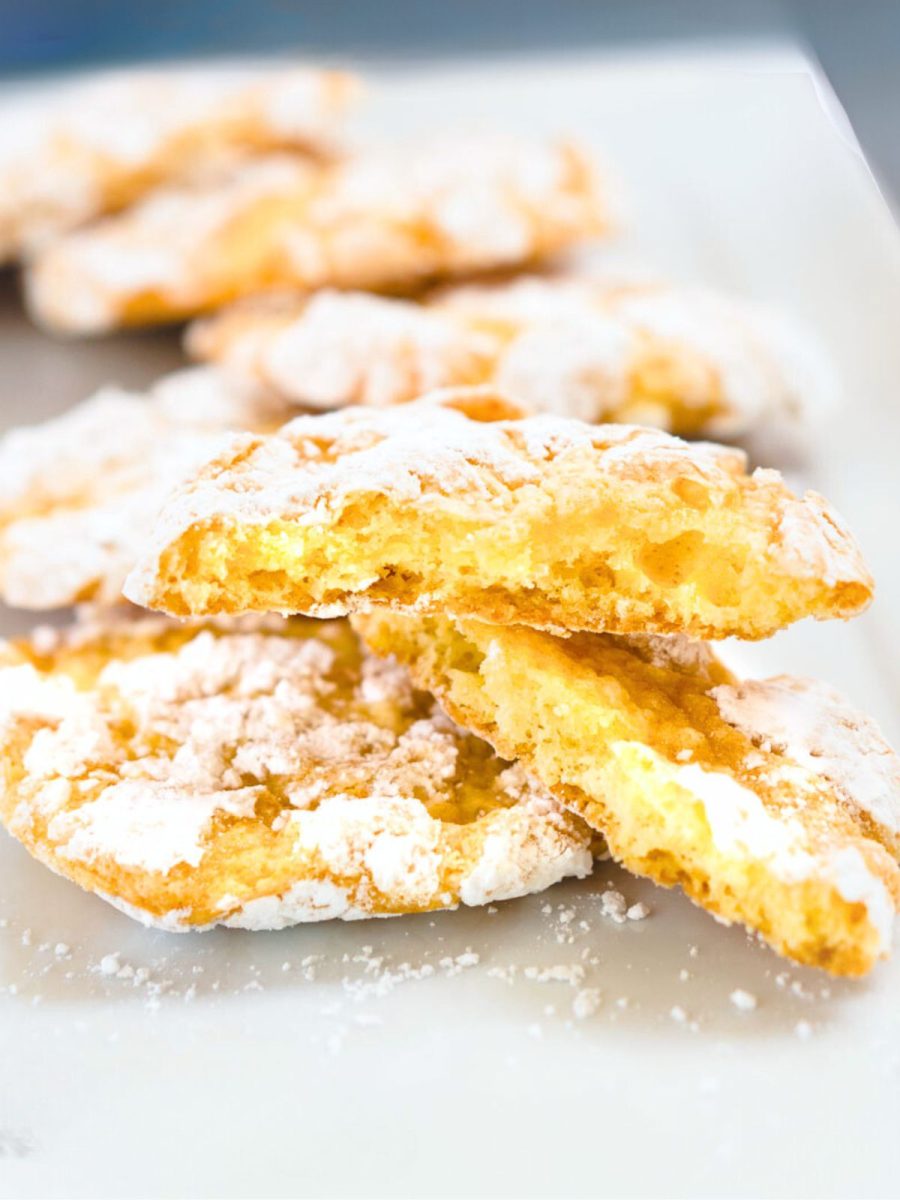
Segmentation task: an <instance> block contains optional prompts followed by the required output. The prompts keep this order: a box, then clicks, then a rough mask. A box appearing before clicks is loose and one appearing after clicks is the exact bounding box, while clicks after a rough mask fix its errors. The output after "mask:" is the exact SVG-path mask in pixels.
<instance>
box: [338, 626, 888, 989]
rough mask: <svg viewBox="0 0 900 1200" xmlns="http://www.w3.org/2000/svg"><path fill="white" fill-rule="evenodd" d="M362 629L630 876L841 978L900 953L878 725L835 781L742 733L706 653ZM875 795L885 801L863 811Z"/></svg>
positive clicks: (864, 728)
mask: <svg viewBox="0 0 900 1200" xmlns="http://www.w3.org/2000/svg"><path fill="white" fill-rule="evenodd" d="M354 621H355V623H356V624H357V627H358V628H360V629H361V630H362V632H363V633H364V636H365V637H366V639H367V640H368V642H369V643H370V645H372V646H373V647H375V648H376V649H380V650H382V651H383V650H386V649H387V648H390V649H391V650H392V651H393V652H395V653H396V654H397V655H398V656H399V658H400V660H401V661H403V662H406V663H408V664H409V665H410V668H411V672H412V674H413V676H414V678H415V679H416V681H417V683H418V684H419V685H421V686H425V687H428V688H429V689H431V690H433V691H434V693H435V695H437V696H438V697H439V698H440V700H441V702H442V704H443V705H444V706H445V708H446V709H447V711H448V712H450V713H451V714H452V715H453V716H454V717H455V718H456V719H457V720H459V721H460V722H461V723H462V724H464V725H465V726H466V727H467V728H469V729H472V730H473V731H476V732H478V733H479V734H480V735H481V736H482V737H484V738H485V739H486V740H488V741H489V742H490V743H491V744H492V745H493V746H494V747H495V749H496V750H497V751H498V753H501V754H504V755H509V756H516V757H518V758H519V759H520V761H521V762H522V763H523V764H525V765H526V766H527V767H528V768H529V769H530V770H532V771H533V772H534V773H535V774H536V775H537V777H538V778H539V779H540V780H541V781H542V782H543V783H544V784H545V785H546V786H547V787H549V788H550V789H551V790H552V791H553V792H554V794H555V795H557V796H558V797H559V798H560V799H561V800H563V801H564V802H565V803H566V804H567V805H569V806H570V807H571V808H572V809H573V810H574V811H576V812H579V813H580V814H581V815H583V816H584V817H585V818H586V819H587V820H588V821H589V822H590V823H591V824H592V825H593V826H595V827H596V828H598V829H602V830H603V831H604V834H605V836H606V838H607V840H608V843H609V847H610V850H611V852H612V853H613V855H614V856H615V857H616V858H618V859H619V860H620V861H621V862H622V863H623V864H624V865H625V866H626V867H628V868H629V869H630V870H633V871H635V872H637V873H638V874H641V875H646V876H648V877H650V878H651V879H654V880H655V881H656V882H658V883H662V884H665V885H668V886H672V885H676V884H677V885H680V886H681V887H682V888H683V889H684V890H685V892H687V894H688V895H689V896H690V897H691V898H692V899H694V900H695V901H697V902H698V903H699V904H701V905H703V906H704V907H705V908H708V909H710V910H711V911H712V912H714V913H716V914H718V915H720V916H722V917H724V918H726V919H727V920H730V921H740V922H743V923H744V924H745V925H746V926H747V927H748V928H749V929H751V930H754V931H757V932H758V933H759V934H760V935H761V936H762V937H763V938H764V939H765V940H766V941H768V942H769V943H770V944H771V945H773V946H774V947H775V948H776V949H777V950H779V951H780V952H781V953H783V954H786V955H787V956H789V957H791V958H794V959H796V960H797V961H798V962H802V963H807V964H810V965H814V966H819V967H824V968H826V969H827V970H829V971H831V972H833V973H835V974H846V975H859V974H862V973H864V972H865V971H867V970H868V969H869V968H870V967H871V966H872V965H873V964H874V963H875V961H876V960H877V959H878V958H879V957H882V956H884V955H886V954H887V953H888V951H889V947H890V930H891V924H892V919H893V914H894V910H895V906H896V904H897V901H898V899H900V872H898V868H897V864H896V854H897V851H898V846H900V843H898V833H900V821H898V817H900V807H898V801H897V795H898V790H900V765H898V763H897V760H896V758H895V757H894V755H893V754H892V752H891V751H890V750H889V748H888V747H887V746H886V744H885V743H884V742H883V740H882V739H880V736H879V735H878V734H877V731H875V730H874V727H873V726H872V725H871V723H869V722H867V721H866V720H865V719H864V718H859V719H858V722H857V725H856V729H857V731H861V732H857V733H856V734H853V733H850V734H848V729H849V728H851V727H852V725H853V722H852V721H851V720H849V719H848V718H847V717H846V716H845V715H838V716H837V717H836V719H835V721H834V723H833V728H832V729H831V733H832V735H833V738H832V739H831V740H832V741H833V742H834V743H835V745H836V746H837V743H838V742H839V740H840V737H841V736H842V733H843V735H845V736H846V737H848V738H849V740H848V741H847V743H846V745H845V746H844V747H843V750H844V751H845V753H844V757H843V758H841V757H840V754H841V752H842V751H841V750H840V748H839V749H838V750H837V751H836V753H837V754H838V757H837V758H836V759H835V762H832V763H830V764H829V763H828V762H826V763H825V765H824V766H822V767H821V768H819V767H817V765H816V763H817V760H816V759H815V757H814V756H812V755H811V754H810V753H808V752H807V751H804V749H803V745H802V741H803V739H802V731H801V733H800V735H799V736H798V740H797V745H796V746H795V745H793V744H791V741H790V738H788V739H787V744H786V745H784V746H779V745H778V744H777V740H776V741H773V740H772V737H771V736H769V735H768V734H767V733H766V732H765V731H763V732H762V733H760V734H759V736H752V735H753V730H752V729H748V731H744V730H743V729H741V728H739V727H737V725H735V724H730V723H729V721H726V720H725V718H724V716H723V712H725V711H726V704H728V703H730V704H731V707H732V708H735V707H736V700H735V697H736V696H739V692H738V691H737V690H736V689H738V688H739V686H740V685H738V684H737V682H736V681H735V680H734V679H733V677H732V676H731V675H730V674H729V672H728V671H727V670H726V669H725V668H724V667H723V666H722V665H721V664H720V663H719V662H718V661H717V660H716V659H715V657H714V656H713V655H712V653H711V651H709V650H708V649H707V648H706V647H703V646H697V645H696V644H691V643H686V642H684V641H683V640H680V639H678V640H674V641H673V640H672V639H661V638H649V639H648V638H630V639H628V638H626V639H623V638H617V637H613V636H610V635H586V634H582V635H575V636H572V637H570V638H557V637H553V636H551V635H548V634H546V633H540V632H537V631H534V630H526V629H521V628H499V627H496V626H490V625H486V624H483V623H480V622H476V621H453V620H450V619H449V618H440V617H437V618H416V617H408V616H402V615H397V614H390V613H386V612H379V613H373V614H369V615H366V616H363V617H357V618H355V619H354ZM760 686H762V685H760ZM808 698H809V699H810V702H811V703H813V704H818V703H819V699H820V698H819V697H818V696H817V695H816V694H815V692H813V693H812V694H811V695H810V696H809V697H808ZM833 702H834V701H833V699H830V698H829V699H826V700H824V703H825V705H826V708H827V705H828V704H830V703H833ZM844 712H845V710H841V713H842V714H843V713H844ZM822 719H823V720H824V721H827V720H828V719H829V718H828V714H827V712H824V713H823V714H822ZM826 741H828V739H827V738H826ZM820 770H822V771H826V774H821V773H819V772H820ZM864 780H870V781H873V782H871V786H870V787H868V793H867V795H866V800H867V801H872V802H871V803H867V802H862V803H856V802H855V797H854V790H853V789H854V787H855V786H856V785H857V783H859V784H860V785H861V784H862V782H863V781H864ZM844 785H846V786H844ZM873 796H876V797H877V803H875V802H874V801H873V800H872V797H873Z"/></svg>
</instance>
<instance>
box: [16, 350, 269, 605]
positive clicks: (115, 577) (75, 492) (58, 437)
mask: <svg viewBox="0 0 900 1200" xmlns="http://www.w3.org/2000/svg"><path fill="white" fill-rule="evenodd" d="M286 416H287V410H286V408H285V405H284V402H283V401H282V400H280V399H279V398H277V397H275V396H270V395H268V394H266V393H264V392H263V391H262V390H261V389H260V388H259V387H258V386H249V385H247V384H245V383H242V382H241V381H239V380H236V379H233V378H227V377H225V376H223V375H222V374H221V373H220V372H218V371H216V370H214V369H213V368H205V367H194V368H191V369H189V370H185V371H178V372H175V373H174V374H172V375H169V376H166V377H164V378H163V379H161V380H160V381H159V382H158V383H157V384H156V386H155V387H154V388H153V389H152V390H151V392H150V393H149V394H148V395H140V394H135V393H131V392H125V391H122V390H121V389H119V388H112V387H108V388H103V389H102V390H101V391H100V392H98V393H97V394H96V395H95V396H92V397H91V398H90V399H88V400H85V401H84V402H83V403H82V404H79V405H76V407H75V408H73V409H71V410H70V411H69V412H67V413H64V414H63V415H62V416H60V417H56V418H54V419H53V420H50V421H45V422H43V423H41V424H39V425H32V426H26V427H23V428H20V429H13V430H11V431H10V432H9V433H7V434H6V435H5V436H4V437H2V438H0V598H2V599H3V600H4V601H5V602H6V603H7V604H13V605H17V606H19V607H21V608H33V609H44V608H58V607H61V606H65V605H69V604H76V603H81V602H83V601H97V602H102V603H107V604H109V603H120V602H121V601H122V595H121V592H122V584H123V582H124V580H125V576H126V575H127V574H128V572H129V570H130V569H131V567H132V566H133V565H134V563H135V561H136V559H137V557H138V554H139V552H140V550H141V547H142V546H143V543H144V541H145V540H146V538H147V536H148V534H149V532H150V530H151V529H152V526H153V519H154V517H155V515H156V513H157V511H158V510H159V508H160V506H161V504H162V502H163V500H164V499H165V497H166V496H167V495H168V494H169V492H170V491H171V490H172V488H173V487H175V486H176V484H178V483H179V482H180V481H181V480H182V479H183V478H184V477H185V475H186V474H188V473H189V472H190V471H192V470H195V469H196V468H197V467H199V466H200V465H202V463H204V462H205V461H206V460H207V459H208V458H209V456H210V455H211V454H213V453H214V452H215V450H216V448H217V447H218V446H219V445H220V444H221V440H222V435H223V433H224V432H226V431H228V430H231V431H234V430H268V429H276V428H277V427H278V426H279V425H280V424H281V423H282V421H283V420H284V419H285V418H286Z"/></svg>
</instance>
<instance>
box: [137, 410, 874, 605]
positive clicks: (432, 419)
mask: <svg viewBox="0 0 900 1200" xmlns="http://www.w3.org/2000/svg"><path fill="white" fill-rule="evenodd" d="M510 411H512V412H515V405H514V404H513V403H512V402H511V401H509V400H507V399H506V398H505V397H503V396H501V395H499V394H498V393H497V392H495V391H493V390H492V389H490V388H468V389H466V388H461V389H453V390H448V391H446V392H441V393H434V394H433V395H431V396H429V397H425V398H423V399H421V400H419V401H417V402H415V403H413V404H409V405H402V406H400V407H396V408H387V409H372V408H365V407H356V408H348V409H344V410H342V411H340V412H335V413H329V414H326V415H323V416H318V417H307V416H303V417H297V418H295V419H294V420H293V421H290V422H289V423H288V424H287V425H285V426H283V427H282V429H281V430H280V431H279V432H278V433H277V434H274V435H271V436H269V437H256V438H254V437H243V438H235V439H234V440H232V442H231V443H230V444H229V445H228V446H226V447H224V448H223V450H222V452H221V453H220V454H219V455H218V456H217V457H215V458H214V459H212V460H211V461H210V462H209V463H208V464H207V465H206V466H205V467H204V468H203V469H202V470H201V471H200V472H199V473H197V474H196V475H195V476H194V477H193V478H192V479H191V480H190V481H189V482H187V483H186V484H184V485H183V486H182V487H181V488H180V489H179V491H178V492H177V493H175V494H174V495H173V497H172V498H171V499H170V500H169V502H168V503H167V505H166V506H165V508H164V509H163V511H162V513H161V514H160V518H159V521H158V522H157V524H156V528H155V532H154V535H153V539H152V541H151V542H150V543H149V544H148V549H147V552H146V554H145V555H144V556H143V557H142V559H141V562H140V564H139V565H138V567H137V568H136V569H135V571H134V573H133V574H132V575H131V577H130V579H129V582H128V586H127V588H126V593H127V594H128V596H129V597H130V598H131V599H133V600H135V601H136V602H138V603H147V602H152V597H153V594H154V590H155V589H154V579H155V575H156V571H157V567H158V561H159V557H160V555H161V554H162V553H163V552H164V551H165V549H166V547H168V546H170V545H171V544H173V543H174V542H175V541H176V540H177V539H178V538H179V537H180V536H181V535H182V534H183V533H185V531H187V530H189V529H191V528H192V527H193V526H197V525H202V524H203V523H204V522H208V521H215V522H225V523H246V524H250V525H252V524H259V525H262V524H265V523H266V522H267V521H269V520H272V519H274V518H279V519H290V520H295V521H297V522H299V523H300V524H308V525H315V524H323V523H327V522H329V521H333V520H335V519H337V518H338V517H339V516H340V514H341V512H342V511H343V510H344V509H345V507H346V506H347V505H348V504H349V503H350V502H351V501H355V500H358V499H359V498H360V497H363V496H367V495H372V496H377V495H382V496H386V497H388V498H389V500H390V501H391V502H393V503H397V504H403V505H415V506H420V507H421V509H422V510H423V511H425V510H432V511H434V510H441V511H446V512H447V513H457V514H464V515H466V516H475V517H479V518H483V519H485V520H493V519H495V518H496V517H497V516H498V515H499V514H500V513H502V512H504V511H506V510H508V509H509V508H510V507H511V506H514V505H515V504H516V503H517V502H518V500H519V498H520V497H521V496H528V495H530V494H531V492H533V491H538V492H540V491H541V490H542V489H543V490H546V489H554V488H559V489H562V488H566V489H568V490H570V491H571V489H576V493H577V490H578V489H581V490H583V491H584V493H585V495H588V494H590V493H592V491H593V489H594V488H595V487H596V485H597V482H598V481H599V480H601V479H602V480H605V481H608V482H610V483H611V484H612V485H613V486H616V487H619V486H621V488H622V489H623V490H622V498H623V503H625V502H626V500H627V497H628V494H629V490H630V491H631V492H632V493H633V495H635V496H638V497H639V495H640V489H641V487H643V486H644V485H647V486H651V487H655V486H659V485H665V486H667V487H669V486H671V485H672V484H675V485H677V486H676V490H675V492H673V493H672V496H671V499H670V503H672V504H677V503H679V502H681V501H682V500H683V498H684V495H685V494H690V492H689V489H690V488H691V486H692V485H697V486H698V487H700V488H702V489H703V494H704V497H705V498H706V499H705V501H704V503H705V504H707V509H708V508H713V509H714V508H716V507H717V506H718V507H722V508H725V509H734V508H741V506H743V508H744V509H745V510H746V514H747V520H748V522H750V523H751V524H752V525H754V526H757V527H759V529H761V530H762V531H763V533H764V535H765V540H766V542H767V546H766V553H767V554H768V555H771V557H772V561H773V562H776V563H777V564H778V565H779V567H780V568H781V569H782V570H783V571H785V572H786V573H787V574H789V575H794V576H796V577H797V578H801V579H802V578H806V579H816V580H822V581H824V582H825V583H827V584H829V585H832V584H834V583H840V582H842V581H845V580H847V581H852V582H856V581H859V582H860V584H861V585H862V586H864V587H867V586H870V584H871V580H870V577H869V575H868V572H867V571H866V568H865V566H864V564H863V562H862V560H861V557H860V554H859V550H858V548H857V546H856V543H855V542H854V540H853V538H852V536H851V535H850V533H849V532H848V531H847V530H846V528H845V527H844V526H843V524H842V523H841V522H840V520H839V518H838V517H837V516H836V514H834V512H833V511H832V510H831V509H830V508H829V507H828V506H827V504H826V502H825V501H824V500H823V499H822V498H821V497H819V496H818V495H816V493H813V492H808V493H806V495H805V496H804V497H802V498H798V497H797V496H795V495H794V494H793V493H792V492H790V491H789V489H788V488H787V487H786V486H785V484H784V482H783V480H782V478H781V476H780V475H779V474H778V472H777V471H772V470H762V469H757V470H756V471H754V472H753V473H752V474H747V472H746V465H745V459H744V456H743V455H742V453H741V452H740V451H738V450H733V449H729V448H726V447H723V446H717V445H714V444H712V443H697V442H695V443H687V442H684V441H682V440H681V439H679V438H675V437H672V436H670V435H668V434H665V433H662V432H660V431H657V430H653V429H647V428H642V427H638V426H624V425H589V424H586V423H584V422H581V421H577V420H573V419H569V418H564V417H556V416H551V415H534V416H528V417H524V418H521V417H520V418H518V419H505V420H504V419H500V420H497V419H496V418H497V417H498V416H499V417H504V416H508V414H509V412H510ZM707 509H704V508H703V507H702V506H701V507H700V508H699V509H698V512H697V522H698V525H699V526H700V527H701V528H702V525H703V521H704V511H707Z"/></svg>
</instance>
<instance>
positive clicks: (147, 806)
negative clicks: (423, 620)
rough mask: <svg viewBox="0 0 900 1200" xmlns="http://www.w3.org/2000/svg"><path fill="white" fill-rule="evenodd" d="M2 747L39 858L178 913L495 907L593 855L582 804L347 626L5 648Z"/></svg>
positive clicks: (192, 631)
mask: <svg viewBox="0 0 900 1200" xmlns="http://www.w3.org/2000/svg"><path fill="white" fill-rule="evenodd" d="M0 764H2V796H0V815H2V818H3V822H4V823H5V824H6V826H7V828H8V829H9V831H10V832H11V833H12V834H13V835H14V836H15V837H17V838H18V839H19V840H20V841H21V842H23V843H24V844H25V846H26V847H27V848H28V849H29V851H30V852H31V853H32V854H33V855H34V856H35V857H36V858H38V859H40V860H41V861H42V862H44V863H46V864H47V865H48V866H50V867H51V868H52V869H53V870H54V871H57V872H58V873H59V874H61V875H64V876H66V877H67V878H69V879H72V880H74V881H75V882H76V883H78V884H80V885H81V886H82V887H84V888H86V889H88V890H89V891H92V892H96V893H98V894H99V895H101V896H103V897H104V898H105V899H107V900H109V901H110V902H111V903H112V904H114V905H116V906H117V907H119V908H122V909H124V910H125V911H126V912H128V913H129V914H130V915H132V916H134V917H136V918H138V919H139V920H141V921H143V922H144V923H146V924H151V925H157V926H160V927H162V928H166V929H191V928H198V927H199V928H203V927H208V926H211V925H217V924H222V925H229V926H236V927H241V928H249V929H275V928H281V927H282V926H285V925H289V924H293V923H295V922H299V921H318V920H324V919H326V918H332V917H340V918H345V919H351V918H357V917H366V916H389V915H392V914H396V913H413V912H427V911H431V910H434V909H445V908H453V907H455V906H457V905H459V904H485V903H488V902H490V901H494V900H501V899H507V898H510V897H513V896H521V895H523V894H525V893H528V892H534V891H540V890H541V889H543V888H546V887H549V886H550V885H551V884H553V883H555V882H557V881H558V880H560V879H563V878H565V877H566V876H570V875H575V876H584V875H587V874H589V873H590V870H591V865H592V854H591V845H592V839H593V835H592V832H591V831H590V829H589V828H588V826H587V825H586V824H584V823H583V822H582V821H581V820H580V818H578V817H576V816H574V815H573V814H571V813H569V812H567V811H565V810H564V809H563V808H562V806H561V805H560V804H559V802H558V801H556V800H555V799H554V798H553V797H552V796H551V795H550V794H549V792H548V791H547V790H546V789H545V788H543V787H542V786H541V785H539V784H537V783H535V782H533V781H532V780H531V779H530V778H529V777H528V776H527V775H526V773H525V772H524V771H523V770H522V769H521V767H519V766H517V765H511V764H510V763H509V762H506V761H504V760H501V759H500V758H498V757H497V755H496V754H495V753H494V752H493V751H492V750H491V748H490V746H488V745H487V743H486V742H484V741H482V740H481V739H480V738H478V737H475V736H473V735H472V734H469V733H466V732H465V731H463V730H462V729H460V728H459V727H458V726H456V725H455V724H454V723H453V722H452V721H451V720H450V719H449V718H448V717H446V716H445V715H444V714H443V713H442V712H441V711H440V710H439V709H438V708H437V706H436V704H435V702H434V700H433V699H432V697H430V696H429V695H427V694H425V693H422V692H417V691H415V690H414V689H413V687H412V685H411V684H410V681H409V677H408V675H407V672H406V670H405V669H404V668H402V667H399V666H398V665H397V664H396V663H390V662H386V661H384V660H382V659H379V658H376V657H375V656H374V655H371V654H369V653H367V652H366V651H364V650H362V649H361V648H360V646H359V643H358V642H357V640H356V637H355V635H354V634H353V632H352V631H351V630H350V628H349V626H348V625H347V624H346V623H345V622H317V621H310V620H303V619H294V620H291V621H283V620H280V619H278V618H269V619H268V620H256V621H250V622H246V621H245V622H238V623H234V622H232V623H231V624H215V623H209V624H205V625H197V624H193V625H177V624H175V623H174V622H167V621H165V620H163V619H160V618H143V619H138V620H133V621H128V620H125V619H122V620H120V621H105V622H101V623H99V624H94V625H90V624H88V625H85V626H76V627H74V628H72V629H70V630H67V631H63V632H58V631H51V630H45V631H43V632H42V633H40V634H37V635H35V637H34V638H33V639H31V640H30V641H21V642H16V643H14V644H12V645H7V646H6V647H5V649H4V651H3V665H2V667H0ZM593 840H595V839H593Z"/></svg>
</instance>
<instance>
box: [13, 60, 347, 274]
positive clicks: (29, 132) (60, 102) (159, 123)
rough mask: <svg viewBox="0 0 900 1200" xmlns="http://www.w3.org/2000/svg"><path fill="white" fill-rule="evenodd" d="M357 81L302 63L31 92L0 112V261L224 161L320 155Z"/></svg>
mask: <svg viewBox="0 0 900 1200" xmlns="http://www.w3.org/2000/svg"><path fill="white" fill-rule="evenodd" d="M357 90H358V84H357V83H356V81H355V80H354V78H353V77H352V76H350V75H348V74H346V73H345V72H341V71H331V70H321V69H318V68H314V67H309V66H302V65H296V66H290V65H287V66H276V67H219V66H192V67H184V68H171V67H167V68H162V69H142V70H139V71H118V72H109V73H105V74H101V75H96V76H90V77H88V78H86V79H84V80H80V81H78V82H76V83H73V84H67V85H63V86H56V87H53V88H40V89H35V90H34V91H33V93H32V95H30V96H28V97H27V98H22V97H18V96H17V98H16V100H15V102H14V103H12V102H11V103H7V104H6V105H5V106H3V107H2V108H0V184H2V188H0V253H2V254H4V255H9V254H14V253H17V252H19V251H22V250H34V249H35V248H37V247H38V246H39V245H41V244H42V243H44V242H45V241H46V240H48V239H49V238H50V237H51V236H52V235H58V234H59V233H60V232H63V231H65V230H66V229H70V228H72V227H74V226H75V225H77V224H79V223H81V222H82V221H84V220H86V219H87V218H89V217H92V216H95V215H97V214H98V213H102V212H104V211H105V210H106V209H108V208H118V207H120V206H121V205H122V204H123V203H127V202H129V201H132V200H134V199H135V198H136V197H137V196H139V195H140V194H141V193H143V192H144V191H145V190H146V189H147V188H148V187H150V186H152V185H153V184H158V183H160V182H161V181H164V180H168V179H173V178H179V177H181V176H187V175H191V174H196V173H197V172H199V171H201V170H204V169H210V168H212V167H214V166H215V165H216V163H217V162H218V161H219V160H222V159H224V158H226V157H227V156H228V155H229V154H230V155H234V154H235V153H236V152H242V151H248V150H249V151H259V150H263V149H266V148H269V149H272V148H276V147H279V146H295V147H298V148H301V149H303V150H304V151H312V152H314V153H316V154H317V155H318V154H326V153H327V154H330V153H331V151H332V149H333V146H334V138H335V133H336V126H337V119H338V117H339V116H340V114H341V113H342V111H343V110H344V109H345V107H346V105H347V103H348V101H349V100H350V98H351V97H352V96H353V95H354V94H355V93H356V92H357Z"/></svg>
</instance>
